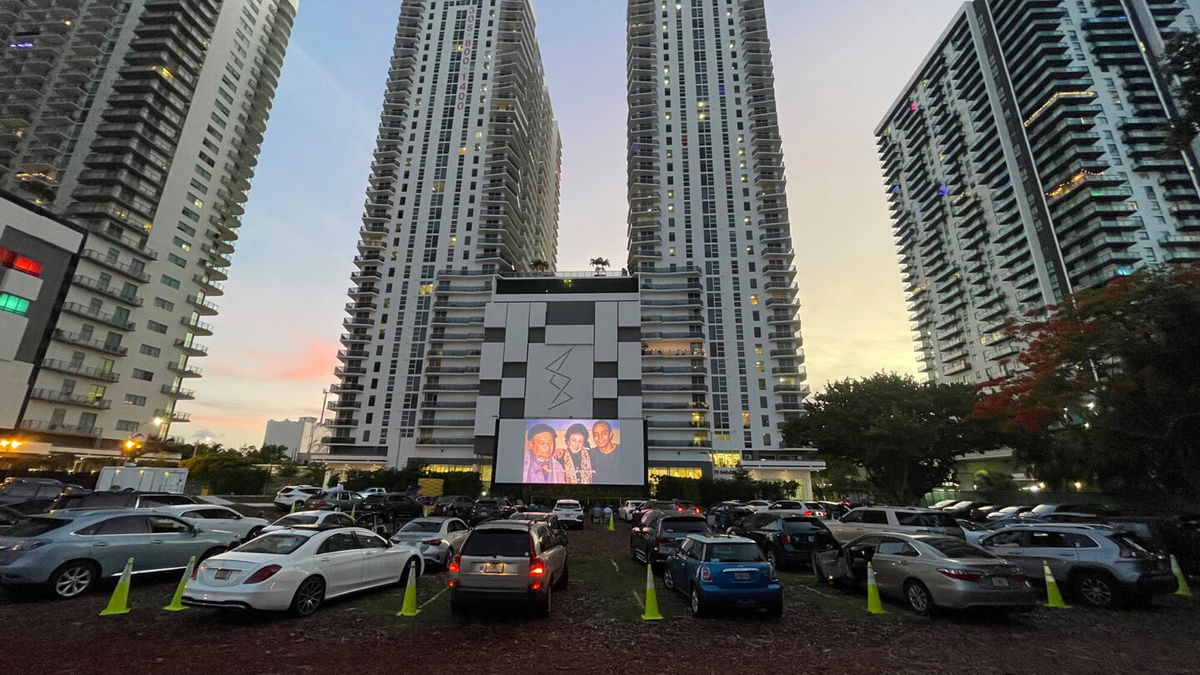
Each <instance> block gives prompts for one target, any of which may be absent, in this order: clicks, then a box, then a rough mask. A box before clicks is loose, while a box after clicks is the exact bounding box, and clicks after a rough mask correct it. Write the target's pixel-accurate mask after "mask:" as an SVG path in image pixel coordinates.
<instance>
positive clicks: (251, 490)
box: [179, 450, 270, 495]
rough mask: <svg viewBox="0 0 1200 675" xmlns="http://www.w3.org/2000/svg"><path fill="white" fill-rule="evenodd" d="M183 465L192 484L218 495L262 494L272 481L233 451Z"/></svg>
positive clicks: (199, 457)
mask: <svg viewBox="0 0 1200 675" xmlns="http://www.w3.org/2000/svg"><path fill="white" fill-rule="evenodd" d="M179 464H180V466H182V467H184V468H186V469H187V470H188V478H189V479H190V480H194V481H196V482H198V483H201V484H204V485H207V486H208V488H209V490H210V491H211V492H213V493H214V494H243V495H245V494H258V493H260V492H261V491H262V489H263V486H264V485H266V482H267V479H268V478H269V477H270V476H269V474H268V473H267V472H266V471H264V470H262V469H258V468H255V466H254V462H252V461H251V460H250V459H249V458H247V457H246V456H245V455H243V454H242V453H240V452H237V451H233V450H228V451H223V452H210V453H206V454H203V455H198V456H196V457H193V458H191V459H187V460H184V461H182V462H180V463H179Z"/></svg>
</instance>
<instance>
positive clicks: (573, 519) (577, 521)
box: [553, 499, 583, 530]
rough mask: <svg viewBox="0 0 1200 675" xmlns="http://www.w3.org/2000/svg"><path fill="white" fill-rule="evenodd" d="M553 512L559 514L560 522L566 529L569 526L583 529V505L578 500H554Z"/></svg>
mask: <svg viewBox="0 0 1200 675" xmlns="http://www.w3.org/2000/svg"><path fill="white" fill-rule="evenodd" d="M553 513H554V515H556V516H558V522H560V523H562V526H563V529H564V530H565V529H566V528H568V527H574V528H575V529H577V530H582V529H583V505H581V504H580V503H579V501H578V500H575V499H560V500H558V501H556V502H554V509H553Z"/></svg>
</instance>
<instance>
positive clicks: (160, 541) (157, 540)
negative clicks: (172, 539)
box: [150, 539, 163, 544]
mask: <svg viewBox="0 0 1200 675" xmlns="http://www.w3.org/2000/svg"><path fill="white" fill-rule="evenodd" d="M150 543H151V544H161V543H163V540H162V539H151V540H150Z"/></svg>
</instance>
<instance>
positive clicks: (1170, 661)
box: [0, 525, 1200, 675]
mask: <svg viewBox="0 0 1200 675" xmlns="http://www.w3.org/2000/svg"><path fill="white" fill-rule="evenodd" d="M570 536H571V549H570V550H571V559H572V565H573V567H572V583H571V586H570V589H569V590H568V591H567V592H565V593H561V594H559V595H558V596H557V597H556V600H555V602H556V606H555V609H554V614H553V616H552V617H551V618H550V619H548V620H537V619H528V618H526V617H525V616H524V615H522V614H521V613H519V612H487V613H486V614H485V615H483V616H478V617H473V618H469V619H460V618H455V617H452V616H451V615H450V614H449V611H448V607H447V605H448V602H447V597H446V594H444V593H443V594H441V595H437V593H439V591H440V590H441V589H443V588H444V585H445V584H444V576H443V575H440V574H439V575H430V576H427V577H424V578H422V579H421V590H420V594H421V602H422V603H426V606H425V608H424V609H423V610H422V614H421V616H418V617H416V618H413V619H405V618H398V617H395V616H394V614H395V611H396V610H397V609H399V607H400V591H399V590H391V589H389V590H387V591H384V592H379V593H372V594H367V595H359V596H354V597H350V598H346V599H341V600H338V601H333V602H330V603H328V604H327V605H326V606H324V607H323V608H322V609H321V610H320V612H319V613H318V614H317V615H316V616H315V617H313V618H310V619H307V620H298V619H291V618H287V617H284V616H279V615H271V614H225V613H220V612H211V611H204V610H199V609H191V610H188V611H186V612H180V613H170V612H163V611H160V610H159V609H158V608H159V607H162V606H163V605H165V604H166V603H167V601H168V600H169V598H170V595H171V593H172V592H173V590H174V585H175V582H176V580H177V579H178V577H177V576H172V575H166V576H165V577H162V576H160V577H157V578H145V579H143V578H138V579H135V581H134V585H133V590H132V592H131V595H130V598H131V602H132V604H133V611H132V612H131V613H130V614H127V615H124V616H117V617H99V616H97V614H98V612H99V611H100V609H102V608H103V606H104V604H105V603H106V601H107V593H108V591H109V589H110V588H111V586H110V587H109V588H106V589H104V590H102V591H101V592H99V593H97V594H95V595H92V596H89V597H86V598H80V599H77V600H73V601H66V602H55V601H49V600H46V599H43V598H40V597H33V596H30V595H28V594H23V593H22V594H17V595H16V596H14V595H13V594H11V593H3V594H0V617H3V619H4V621H3V625H4V628H5V630H4V637H3V643H4V647H3V651H2V652H0V654H2V656H0V664H3V663H8V664H10V665H11V664H21V672H29V673H39V674H42V673H58V672H104V673H107V672H121V673H233V672H240V673H292V674H294V673H297V672H313V671H321V672H329V671H331V670H334V671H336V672H368V673H373V672H384V671H396V670H401V669H402V670H408V671H414V672H420V673H439V672H460V673H462V672H468V673H469V672H529V673H544V672H560V671H575V672H613V673H617V672H619V673H622V674H625V675H628V674H631V673H639V672H665V671H668V670H670V671H673V672H687V673H692V672H698V673H709V672H711V673H799V672H850V673H858V672H867V671H870V672H914V673H915V672H923V673H929V672H953V673H1014V672H1057V673H1076V672H1078V673H1084V672H1088V673H1094V672H1099V671H1104V672H1114V671H1115V672H1120V671H1137V672H1200V635H1198V633H1197V625H1200V624H1198V622H1197V619H1200V599H1194V600H1190V601H1189V600H1186V599H1184V598H1177V597H1173V596H1159V597H1158V598H1156V600H1155V603H1154V606H1153V607H1152V608H1150V609H1139V610H1127V611H1119V612H1105V611H1097V610H1090V609H1085V608H1073V609H1070V610H1060V611H1050V610H1044V609H1039V610H1037V611H1035V612H1034V613H1033V614H1031V615H1029V616H1026V617H1021V618H1018V619H997V618H991V617H987V616H983V615H974V614H954V615H949V616H944V617H938V618H936V619H932V620H931V619H925V618H921V617H915V616H912V615H910V614H908V613H906V612H905V610H904V609H902V608H901V607H899V606H894V605H893V606H889V607H888V609H889V612H890V614H888V615H885V616H882V617H875V616H871V615H868V614H867V613H866V612H865V611H863V608H862V602H863V599H862V598H860V597H857V596H853V595H843V594H840V593H837V592H836V591H830V590H829V589H825V588H817V587H814V586H812V585H811V582H810V580H809V577H808V575H806V574H804V573H801V572H792V573H785V574H784V575H783V577H784V583H785V586H786V589H787V590H786V597H787V602H788V608H787V611H786V613H785V615H784V617H783V619H781V620H771V619H768V618H766V617H764V616H761V615H734V616H727V617H722V618H715V619H703V620H696V619H692V618H690V617H688V616H686V612H685V610H684V603H683V600H682V598H681V597H677V596H675V595H673V594H671V593H670V592H669V591H666V590H663V589H662V587H661V580H660V585H659V590H658V595H659V597H660V603H661V606H662V611H663V614H664V615H665V616H666V617H667V620H665V621H661V622H656V623H643V622H641V621H638V620H637V619H636V616H637V615H638V613H639V612H640V609H639V607H638V605H637V602H638V598H636V597H635V596H634V592H633V591H632V590H631V589H633V588H637V587H640V584H641V583H642V582H641V581H640V580H641V579H643V578H644V574H645V572H644V571H643V570H644V568H642V567H640V566H637V565H635V564H634V563H632V561H630V559H629V557H628V554H627V552H626V547H627V541H628V539H627V537H628V528H627V527H626V526H623V525H618V527H617V531H616V532H612V533H610V532H607V531H603V530H595V529H590V528H589V529H587V530H584V531H582V532H572V533H571V534H570ZM610 569H611V570H613V571H612V572H609V570H610ZM3 671H8V672H14V671H12V670H10V669H9V668H8V667H5V666H3V665H0V672H3Z"/></svg>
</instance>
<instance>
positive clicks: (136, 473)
mask: <svg viewBox="0 0 1200 675" xmlns="http://www.w3.org/2000/svg"><path fill="white" fill-rule="evenodd" d="M187 474H188V470H187V469H180V468H175V467H162V466H106V467H103V468H102V469H100V477H99V479H97V480H96V491H97V492H105V491H107V490H111V489H113V488H116V489H118V490H127V489H132V490H137V491H138V492H174V493H182V492H183V486H184V485H185V484H186V483H187Z"/></svg>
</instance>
